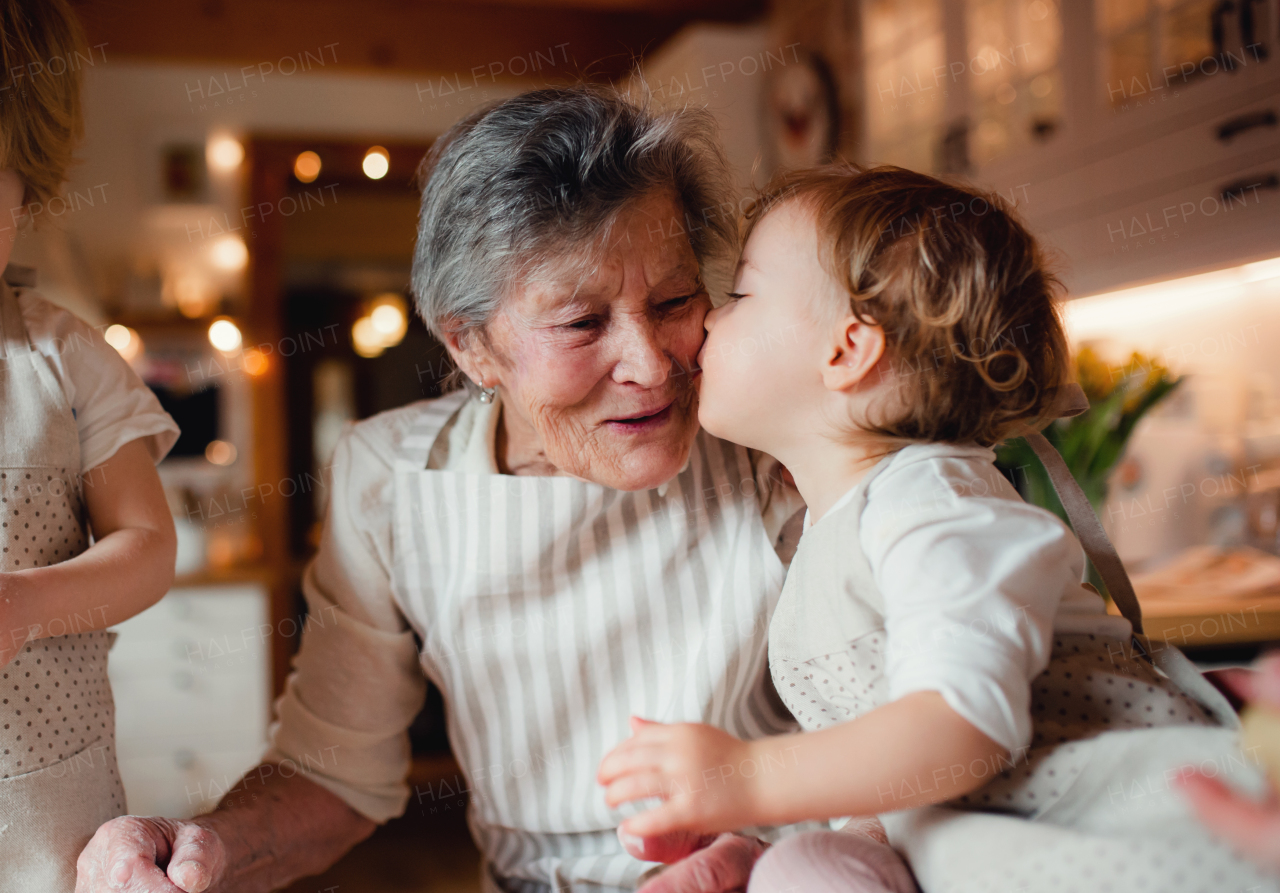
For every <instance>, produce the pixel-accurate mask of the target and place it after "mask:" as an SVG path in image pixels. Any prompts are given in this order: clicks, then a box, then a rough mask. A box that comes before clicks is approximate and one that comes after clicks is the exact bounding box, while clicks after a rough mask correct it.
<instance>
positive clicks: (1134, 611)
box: [1025, 431, 1142, 634]
mask: <svg viewBox="0 0 1280 893" xmlns="http://www.w3.org/2000/svg"><path fill="white" fill-rule="evenodd" d="M1025 437H1026V439H1027V443H1028V444H1030V445H1031V449H1033V450H1035V453H1036V456H1037V457H1038V458H1039V459H1040V461H1041V462H1042V463H1044V470H1045V471H1047V472H1048V473H1049V481H1050V482H1051V483H1052V484H1053V489H1054V492H1055V493H1057V494H1058V500H1059V501H1060V502H1061V503H1062V507H1063V508H1064V509H1065V510H1066V512H1067V520H1068V521H1070V522H1071V528H1072V530H1074V531H1075V534H1076V536H1077V537H1079V539H1080V545H1081V546H1083V547H1084V554H1086V555H1088V556H1089V560H1090V561H1092V562H1093V566H1094V567H1096V568H1097V569H1098V575H1099V576H1100V577H1102V582H1103V583H1105V584H1106V585H1107V593H1108V594H1109V595H1110V596H1111V598H1112V600H1113V601H1114V602H1115V603H1116V607H1117V608H1119V609H1120V613H1121V614H1123V615H1124V617H1125V619H1126V620H1128V621H1129V623H1130V624H1132V625H1133V631H1134V632H1135V633H1138V634H1141V633H1142V608H1141V607H1139V605H1138V596H1137V595H1136V594H1134V591H1133V584H1132V583H1131V582H1129V574H1128V573H1126V572H1125V569H1124V564H1123V563H1122V562H1121V561H1120V556H1119V555H1117V554H1116V548H1115V546H1113V545H1111V540H1110V539H1109V538H1108V537H1107V532H1106V531H1105V530H1103V529H1102V522H1101V521H1099V520H1098V516H1097V515H1096V514H1094V512H1093V506H1092V505H1090V504H1089V498H1088V497H1087V496H1085V495H1084V491H1083V490H1081V489H1080V485H1079V484H1078V483H1076V479H1075V478H1074V477H1073V476H1072V475H1071V470H1070V469H1069V468H1067V463H1066V462H1065V461H1064V460H1063V458H1062V456H1061V454H1059V453H1058V451H1057V450H1055V449H1054V448H1053V444H1051V443H1049V440H1048V438H1046V437H1045V436H1044V435H1043V434H1041V433H1040V432H1038V431H1036V432H1032V433H1029V434H1026V435H1025Z"/></svg>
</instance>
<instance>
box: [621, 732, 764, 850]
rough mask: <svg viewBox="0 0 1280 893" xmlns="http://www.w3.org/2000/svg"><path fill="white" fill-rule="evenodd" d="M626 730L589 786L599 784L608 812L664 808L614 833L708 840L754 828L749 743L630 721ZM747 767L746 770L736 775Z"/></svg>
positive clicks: (629, 821) (755, 770) (754, 768)
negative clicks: (650, 801) (639, 806)
mask: <svg viewBox="0 0 1280 893" xmlns="http://www.w3.org/2000/svg"><path fill="white" fill-rule="evenodd" d="M631 728H632V730H633V731H634V733H635V734H633V735H632V736H631V737H630V738H629V739H627V740H626V741H624V742H623V743H622V744H620V745H618V746H617V747H616V748H614V749H613V751H612V752H611V753H609V755H608V756H606V757H605V758H604V759H603V760H601V761H600V770H599V772H598V774H597V780H598V781H599V782H600V784H602V785H604V786H605V801H606V802H607V803H608V804H609V805H610V806H618V805H619V804H622V803H628V802H631V801H633V800H644V799H647V798H650V797H659V798H661V799H663V800H665V801H666V802H665V803H663V804H662V805H661V806H658V807H656V808H654V809H650V810H648V811H647V812H643V813H641V814H640V815H638V816H635V817H633V818H630V819H627V820H626V821H625V822H623V823H622V825H621V826H620V833H625V834H629V835H635V836H637V837H659V836H661V835H665V834H669V833H671V832H673V831H697V832H701V833H703V834H709V833H714V832H717V831H730V830H733V829H735V828H741V827H743V826H745V825H752V824H755V822H754V821H753V819H752V815H754V814H755V812H756V809H755V802H754V798H755V784H754V783H753V781H752V778H753V777H756V776H758V774H759V772H758V768H759V767H757V766H755V763H754V762H753V761H752V759H751V748H750V745H749V744H747V743H746V742H743V741H739V740H738V739H737V738H734V737H733V736H732V735H730V734H729V733H727V732H724V731H722V730H720V729H717V728H714V727H712V726H707V725H701V724H698V723H676V724H673V725H665V724H663V723H656V722H649V721H647V720H643V719H639V718H637V717H632V719H631ZM748 763H750V764H751V767H752V771H749V772H747V774H746V775H744V774H743V772H744V771H745V770H744V766H745V765H746V764H748Z"/></svg>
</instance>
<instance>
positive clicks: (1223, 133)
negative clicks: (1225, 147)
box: [1218, 109, 1280, 143]
mask: <svg viewBox="0 0 1280 893" xmlns="http://www.w3.org/2000/svg"><path fill="white" fill-rule="evenodd" d="M1277 124H1280V118H1277V117H1276V113H1275V109H1263V110H1262V111H1260V112H1250V113H1249V114H1247V115H1238V116H1237V117H1235V118H1231V119H1230V120H1228V121H1223V122H1222V123H1221V124H1219V125H1218V139H1219V140H1221V141H1222V142H1224V143H1225V142H1229V141H1230V140H1231V138H1232V137H1233V136H1237V135H1239V134H1241V133H1244V132H1245V131H1246V130H1253V128H1255V127H1275V126H1276V125H1277Z"/></svg>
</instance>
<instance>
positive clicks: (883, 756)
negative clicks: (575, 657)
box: [599, 166, 1277, 893]
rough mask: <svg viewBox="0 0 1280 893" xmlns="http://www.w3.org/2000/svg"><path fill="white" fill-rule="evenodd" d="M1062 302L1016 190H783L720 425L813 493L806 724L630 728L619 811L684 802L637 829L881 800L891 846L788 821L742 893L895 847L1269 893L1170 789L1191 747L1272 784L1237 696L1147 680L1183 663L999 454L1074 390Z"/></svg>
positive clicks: (796, 567) (612, 792)
mask: <svg viewBox="0 0 1280 893" xmlns="http://www.w3.org/2000/svg"><path fill="white" fill-rule="evenodd" d="M1055 288H1056V283H1055V280H1054V279H1053V278H1052V276H1051V275H1050V274H1049V273H1048V272H1047V271H1046V268H1045V265H1044V261H1043V258H1042V255H1041V252H1040V250H1039V249H1038V247H1037V245H1036V244H1035V241H1034V240H1033V239H1032V238H1031V236H1030V235H1029V234H1028V232H1027V231H1026V229H1025V228H1024V227H1023V226H1022V225H1021V223H1019V222H1018V220H1017V219H1016V218H1015V217H1014V215H1013V213H1012V212H1011V211H1010V210H1009V209H1008V208H1006V207H1005V206H1004V204H1003V203H1002V202H1001V201H1000V200H999V199H998V198H995V197H992V196H988V195H983V194H980V193H978V192H974V191H972V190H969V189H965V188H961V187H958V186H953V185H949V184H946V183H943V182H941V181H939V180H936V179H934V178H931V177H928V176H925V175H922V174H917V173H912V172H910V171H906V170H902V169H899V168H892V167H878V168H872V169H869V170H862V169H859V168H855V167H848V166H837V167H829V168H821V169H817V170H812V171H805V172H797V173H791V174H787V175H784V176H782V177H781V178H780V179H779V180H778V181H777V182H775V183H774V184H773V185H772V186H771V187H770V188H769V189H767V190H766V191H765V193H764V194H763V196H762V197H761V198H760V200H759V201H758V202H757V203H756V204H755V206H754V208H753V210H752V212H751V213H750V214H749V215H748V221H747V241H746V244H745V248H744V250H743V253H742V256H741V259H740V262H739V266H738V271H737V276H736V281H735V287H734V292H733V294H731V295H730V301H729V303H727V304H726V305H725V306H722V307H720V308H718V309H716V310H714V311H713V312H712V313H711V314H710V315H709V316H708V317H707V321H706V329H707V339H706V343H705V344H704V346H703V349H702V352H701V354H700V355H699V357H698V360H699V364H700V366H701V382H700V401H701V402H700V409H699V418H700V420H701V422H702V424H703V425H704V426H705V427H706V428H707V429H708V430H709V431H710V432H711V433H713V434H715V435H717V436H719V437H723V438H725V439H728V440H733V441H737V442H739V443H742V444H745V445H747V446H749V447H752V448H755V449H759V450H763V451H765V452H767V453H770V454H772V455H773V456H775V457H777V458H778V459H779V460H780V461H781V462H782V463H783V464H784V465H785V466H786V467H787V468H788V469H789V470H790V472H791V473H792V474H793V475H794V477H795V481H796V485H797V487H798V488H799V489H800V492H801V494H802V495H803V497H804V499H805V502H806V503H807V505H808V514H807V517H806V519H805V523H804V533H803V536H802V538H801V540H800V545H799V548H798V551H797V553H796V555H795V558H794V560H793V563H792V565H791V569H790V571H789V573H788V575H787V579H786V583H785V586H784V588H783V591H782V595H781V597H780V600H779V604H778V606H777V609H776V611H775V613H774V615H773V618H772V621H771V625H770V631H769V667H770V672H771V674H772V677H773V681H774V684H775V686H776V688H777V690H778V693H779V694H780V695H781V696H782V699H783V700H784V701H785V702H786V704H787V706H788V707H789V708H790V709H791V711H792V713H793V714H794V715H795V717H796V718H797V719H798V720H799V722H800V724H801V725H802V726H803V728H804V730H805V731H804V732H802V733H800V734H796V735H788V736H781V737H774V738H765V739H759V740H755V741H739V740H737V739H736V738H733V737H732V736H730V735H728V734H727V733H725V732H723V731H721V730H718V729H715V728H713V727H710V726H705V725H697V724H673V725H664V724H659V723H651V722H647V721H645V720H642V719H639V718H635V719H633V720H632V724H633V730H634V735H633V737H632V738H630V739H629V740H627V741H625V742H623V743H622V744H621V745H619V746H618V747H617V748H616V749H615V750H614V751H613V752H612V753H610V754H609V755H608V756H607V757H606V758H605V759H604V760H603V761H602V763H601V766H600V773H599V775H600V782H601V783H602V784H604V785H605V786H606V787H607V792H606V797H607V800H608V802H609V803H610V805H618V804H621V803H624V802H628V801H635V800H644V799H647V798H651V797H654V796H657V797H658V798H660V799H661V800H662V801H663V802H662V803H661V804H660V805H657V806H656V807H655V808H652V809H650V810H648V811H646V812H643V813H641V814H640V815H637V816H633V817H632V818H630V819H628V820H627V821H626V822H624V823H623V825H622V828H621V832H622V833H624V834H627V835H636V836H639V837H644V838H652V837H657V836H659V835H666V834H672V833H675V832H679V831H688V832H698V833H711V832H717V831H727V830H733V829H737V828H742V827H746V826H752V825H781V824H787V823H792V822H798V821H801V820H805V819H835V818H837V817H841V816H854V817H867V816H875V815H880V816H881V818H882V820H883V821H884V823H885V826H886V829H887V831H888V837H889V840H890V842H891V843H892V844H893V846H894V847H896V850H895V849H894V848H891V847H890V846H889V845H887V844H885V843H882V842H879V841H877V840H875V839H872V838H871V837H868V836H867V835H865V834H859V833H848V831H847V828H846V830H844V831H818V832H808V833H803V834H799V835H795V836H792V837H789V838H786V839H784V840H783V841H782V842H781V843H779V844H777V845H775V846H774V847H772V848H771V849H770V850H769V851H768V852H766V853H765V855H764V856H763V858H762V859H761V860H760V862H759V863H757V865H756V868H755V871H754V873H753V875H752V878H751V881H750V886H749V893H783V891H787V890H792V891H800V893H821V891H832V893H834V891H844V893H852V891H885V890H889V891H895V893H905V891H911V890H914V889H915V883H914V881H913V878H912V872H911V871H909V870H908V869H907V867H906V864H904V861H903V859H902V858H901V857H900V856H899V852H901V853H903V854H905V855H906V857H907V859H906V861H907V862H909V863H910V865H911V868H912V869H913V870H914V872H915V880H918V882H919V883H920V886H921V887H922V888H923V889H924V890H926V891H929V893H934V891H943V890H946V891H952V890H954V891H961V890H965V891H968V890H973V891H992V890H1008V891H1025V890H1041V889H1044V890H1055V891H1068V890H1080V891H1086V890H1087V891H1094V890H1097V889H1100V888H1101V887H1102V886H1103V882H1111V883H1113V888H1114V889H1151V890H1165V891H1172V890H1177V891H1182V890H1187V891H1192V890H1205V891H1206V893H1207V891H1226V890H1243V889H1246V888H1253V889H1257V890H1275V889H1277V886H1276V882H1275V880H1274V879H1272V880H1267V879H1264V878H1262V877H1260V876H1259V875H1258V874H1257V872H1256V871H1254V869H1252V868H1251V867H1249V866H1248V865H1246V864H1244V863H1243V862H1241V861H1240V860H1238V859H1236V858H1235V857H1234V856H1233V855H1232V854H1231V853H1230V852H1229V851H1227V850H1226V849H1225V848H1224V847H1222V846H1220V845H1218V844H1216V843H1214V842H1213V841H1212V840H1211V839H1210V838H1209V837H1208V835H1207V834H1206V833H1205V832H1204V831H1203V830H1201V828H1200V826H1198V825H1197V823H1196V822H1195V821H1194V819H1193V817H1192V816H1191V815H1190V813H1189V812H1188V810H1187V808H1186V805H1185V803H1184V802H1183V801H1182V799H1181V795H1180V793H1179V792H1178V790H1177V785H1176V784H1174V783H1172V782H1173V781H1174V780H1176V776H1177V774H1178V771H1179V769H1180V767H1182V766H1185V765H1187V764H1190V763H1195V764H1197V765H1199V766H1201V767H1203V766H1206V765H1211V766H1213V767H1215V768H1217V769H1218V770H1220V771H1219V772H1218V774H1219V775H1220V777H1224V778H1225V777H1228V776H1231V777H1233V778H1234V779H1235V783H1237V784H1239V785H1243V786H1246V787H1250V786H1251V787H1252V789H1255V790H1256V789H1258V786H1259V784H1260V783H1261V778H1260V775H1259V773H1258V771H1257V769H1258V767H1257V765H1256V760H1251V759H1250V758H1249V755H1248V754H1244V753H1242V752H1241V751H1240V749H1239V744H1238V740H1237V733H1236V731H1235V727H1236V726H1237V720H1236V717H1235V715H1234V713H1233V712H1232V711H1231V709H1230V706H1229V705H1228V704H1227V703H1226V701H1225V700H1224V699H1223V698H1222V697H1221V696H1220V695H1219V694H1218V693H1217V692H1216V691H1215V690H1214V689H1212V687H1210V686H1209V685H1208V684H1207V683H1205V682H1204V680H1203V679H1202V678H1200V677H1199V676H1198V674H1196V673H1194V672H1190V671H1188V672H1183V673H1180V674H1175V675H1177V678H1178V680H1179V683H1180V684H1175V682H1174V681H1173V679H1171V678H1170V676H1168V675H1166V674H1164V673H1162V672H1159V671H1158V670H1157V669H1156V666H1157V665H1161V664H1162V661H1163V662H1164V663H1167V664H1169V665H1170V666H1172V665H1173V663H1174V661H1173V660H1172V657H1170V658H1169V659H1168V660H1165V659H1164V658H1162V659H1160V660H1156V661H1155V663H1153V662H1152V660H1151V659H1150V654H1151V652H1152V651H1154V648H1153V646H1151V644H1150V643H1149V642H1147V641H1146V640H1145V639H1143V638H1141V637H1140V636H1137V635H1135V632H1136V630H1135V628H1134V625H1136V624H1137V623H1140V618H1139V617H1138V615H1137V612H1136V610H1132V608H1133V607H1134V606H1136V602H1134V603H1130V602H1129V600H1128V599H1125V600H1124V601H1121V598H1120V596H1119V595H1117V601H1118V602H1119V603H1121V604H1122V606H1124V607H1126V608H1129V609H1130V611H1129V613H1130V614H1131V615H1132V619H1133V620H1134V621H1135V624H1134V625H1131V622H1130V620H1128V619H1125V618H1124V617H1118V616H1114V615H1111V614H1108V613H1107V611H1106V607H1105V604H1104V602H1103V600H1102V598H1101V597H1100V596H1099V595H1098V594H1097V593H1096V592H1095V591H1094V590H1093V589H1092V588H1091V587H1089V586H1088V585H1086V584H1082V583H1081V580H1082V579H1083V571H1084V556H1083V554H1082V552H1081V548H1080V543H1079V542H1078V541H1077V540H1076V538H1075V537H1074V536H1073V535H1072V533H1071V531H1069V530H1068V529H1067V527H1066V526H1065V525H1063V524H1062V523H1061V522H1059V521H1058V520H1057V518H1056V517H1054V516H1053V515H1052V514H1050V513H1049V512H1047V511H1043V510H1041V509H1039V508H1036V507H1033V506H1030V505H1027V504H1026V503H1024V502H1023V501H1022V500H1021V499H1020V498H1019V497H1018V495H1017V492H1016V491H1015V490H1014V489H1013V488H1012V487H1011V486H1010V484H1009V483H1008V482H1007V481H1006V480H1005V478H1004V477H1003V476H1002V475H1001V474H1000V473H999V472H998V471H997V470H996V468H995V467H994V465H993V459H994V453H993V451H992V448H993V447H994V446H995V445H996V444H998V443H1000V442H1001V441H1002V440H1005V439H1007V438H1009V437H1012V436H1016V435H1018V434H1022V433H1031V432H1033V431H1034V430H1035V429H1036V428H1037V427H1039V426H1042V425H1043V424H1044V423H1045V422H1046V421H1047V420H1048V419H1050V418H1053V417H1055V416H1056V415H1059V414H1062V411H1063V408H1064V406H1065V403H1066V402H1068V400H1069V398H1071V397H1072V396H1074V395H1076V394H1078V390H1076V389H1075V386H1074V385H1072V384H1071V383H1070V382H1069V379H1068V350H1067V344H1066V338H1065V335H1064V332H1063V328H1062V325H1061V323H1060V320H1059V318H1058V313H1057V309H1056V307H1055V294H1054V293H1055ZM1053 458H1056V457H1054V456H1050V457H1048V460H1052V459H1053ZM1047 464H1049V462H1048V461H1047ZM1063 486H1064V489H1066V488H1068V487H1069V485H1066V484H1064V485H1063ZM1067 495H1068V496H1070V494H1067ZM1070 501H1071V500H1070V499H1068V498H1064V503H1066V502H1070ZM1090 521H1092V522H1093V523H1094V524H1096V519H1095V518H1093V517H1092V516H1090ZM1077 523H1078V525H1080V524H1081V522H1077ZM1080 529H1081V530H1082V533H1081V536H1082V538H1084V537H1085V533H1084V532H1083V530H1084V528H1083V526H1082V525H1081V527H1080ZM1103 539H1105V538H1104V537H1102V536H1101V535H1100V528H1099V531H1098V533H1097V534H1096V535H1095V534H1094V532H1093V531H1092V529H1091V530H1090V536H1089V537H1088V538H1086V542H1089V541H1090V540H1103ZM1112 555H1114V553H1112ZM1115 564H1116V566H1118V562H1116V563H1115ZM1171 650H1172V649H1171ZM1176 657H1177V658H1178V660H1180V661H1181V663H1180V664H1178V666H1180V667H1183V668H1184V669H1185V668H1186V667H1187V666H1189V665H1187V664H1186V661H1185V658H1182V657H1181V655H1176ZM1201 771H1205V770H1204V769H1203V768H1202V769H1201ZM1153 779H1154V780H1153ZM836 824H837V823H836V822H833V826H834V825H836ZM856 825H857V823H851V825H849V826H847V827H854V826H856Z"/></svg>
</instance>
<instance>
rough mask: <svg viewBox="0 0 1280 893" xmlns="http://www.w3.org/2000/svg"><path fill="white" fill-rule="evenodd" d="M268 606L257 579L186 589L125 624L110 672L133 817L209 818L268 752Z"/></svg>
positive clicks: (175, 591)
mask: <svg viewBox="0 0 1280 893" xmlns="http://www.w3.org/2000/svg"><path fill="white" fill-rule="evenodd" d="M268 605H269V602H268V595H267V590H266V588H265V587H264V586H261V585H258V584H254V583H237V584H227V585H210V586H191V587H185V586H184V587H177V588H175V589H173V590H172V591H171V592H169V594H168V595H166V596H165V597H164V598H163V599H162V600H161V601H160V602H159V603H158V604H157V605H155V606H154V607H152V608H150V609H148V610H146V611H144V612H143V613H141V614H139V615H138V616H137V617H133V618H131V619H129V620H127V621H125V622H124V623H122V624H120V625H119V626H118V627H116V628H115V631H116V632H117V633H118V634H119V638H118V639H117V640H116V643H115V646H114V647H113V648H112V650H111V660H110V662H109V665H108V667H109V673H110V676H111V687H112V691H113V693H114V696H115V702H116V745H117V750H118V753H119V760H120V775H121V778H122V779H123V781H124V787H125V795H126V797H127V798H128V808H129V811H130V812H132V813H136V814H141V815H152V814H156V815H167V816H174V817H184V818H185V817H190V816H192V815H196V814H198V813H200V812H204V811H206V810H208V809H209V808H211V807H212V806H213V805H214V804H215V803H216V802H217V801H218V800H219V799H220V798H221V796H222V795H223V794H224V793H226V791H227V789H228V788H230V787H231V786H232V785H234V784H235V782H236V780H237V779H238V778H239V777H240V775H241V774H242V773H243V772H244V771H245V770H246V769H248V768H250V767H252V766H253V765H255V764H256V763H257V761H258V759H259V758H260V757H261V756H262V752H263V748H264V747H265V744H266V733H267V723H268V719H269V713H270V696H271V690H270V687H271V673H270V667H271V661H270V655H271V645H272V642H271V630H272V627H271V622H270V618H269V610H268Z"/></svg>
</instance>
